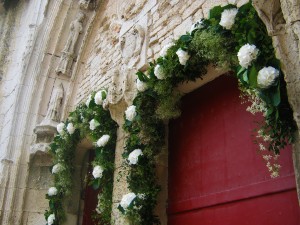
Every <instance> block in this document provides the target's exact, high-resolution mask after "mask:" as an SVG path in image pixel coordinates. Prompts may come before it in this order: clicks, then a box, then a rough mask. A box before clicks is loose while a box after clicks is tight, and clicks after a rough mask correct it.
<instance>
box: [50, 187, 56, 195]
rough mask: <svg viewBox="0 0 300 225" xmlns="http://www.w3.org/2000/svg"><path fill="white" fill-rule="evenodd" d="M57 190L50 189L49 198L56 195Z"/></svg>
mask: <svg viewBox="0 0 300 225" xmlns="http://www.w3.org/2000/svg"><path fill="white" fill-rule="evenodd" d="M57 192H58V191H57V188H56V187H51V188H49V189H48V195H49V196H54V195H57Z"/></svg>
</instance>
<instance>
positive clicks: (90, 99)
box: [85, 95, 92, 107]
mask: <svg viewBox="0 0 300 225" xmlns="http://www.w3.org/2000/svg"><path fill="white" fill-rule="evenodd" d="M91 101H92V95H89V97H88V99H87V100H86V102H85V104H86V106H87V107H89V105H90V102H91Z"/></svg>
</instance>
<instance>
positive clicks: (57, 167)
mask: <svg viewBox="0 0 300 225" xmlns="http://www.w3.org/2000/svg"><path fill="white" fill-rule="evenodd" d="M63 169H64V167H63V165H61V164H60V163H57V164H55V165H54V166H53V167H52V173H53V174H56V173H59V172H60V171H62V170H63Z"/></svg>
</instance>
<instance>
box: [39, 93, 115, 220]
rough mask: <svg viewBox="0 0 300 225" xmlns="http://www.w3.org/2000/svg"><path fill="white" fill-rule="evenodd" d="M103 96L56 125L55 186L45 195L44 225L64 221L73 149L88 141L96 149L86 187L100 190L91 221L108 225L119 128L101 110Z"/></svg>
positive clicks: (53, 146)
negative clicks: (46, 206)
mask: <svg viewBox="0 0 300 225" xmlns="http://www.w3.org/2000/svg"><path fill="white" fill-rule="evenodd" d="M106 94H107V93H106V91H105V90H100V91H98V92H97V93H92V94H91V95H90V96H89V99H88V100H87V102H86V103H85V104H81V105H79V106H78V107H77V108H76V109H75V110H74V111H73V112H71V113H70V115H69V117H68V119H67V121H66V122H65V123H63V122H62V123H60V124H58V125H57V131H58V134H57V135H56V137H55V138H54V140H53V142H52V143H51V145H50V153H51V155H52V156H53V162H54V165H53V167H52V168H51V172H52V174H53V175H54V185H53V187H50V188H49V190H48V193H47V194H46V198H47V199H48V200H49V209H48V210H47V211H46V212H45V219H46V220H47V225H60V224H62V223H63V222H64V221H65V220H66V215H65V211H64V204H63V202H64V200H65V199H66V197H68V196H70V195H71V193H72V187H73V182H72V174H73V172H74V159H75V153H76V147H77V145H78V143H79V142H80V141H81V140H82V139H84V138H89V139H90V140H91V141H93V142H94V145H95V159H94V160H93V162H92V166H93V172H92V175H91V177H92V179H91V181H90V183H89V185H92V186H93V188H94V189H100V188H101V191H100V193H99V194H98V196H97V197H98V205H97V208H96V209H95V215H94V218H95V219H96V220H98V221H100V222H101V224H110V220H111V210H112V190H113V174H114V160H115V146H116V132H117V127H118V126H117V124H116V123H115V122H114V121H113V120H112V119H111V116H110V112H109V111H108V110H105V109H104V108H103V107H102V104H103V100H105V98H106Z"/></svg>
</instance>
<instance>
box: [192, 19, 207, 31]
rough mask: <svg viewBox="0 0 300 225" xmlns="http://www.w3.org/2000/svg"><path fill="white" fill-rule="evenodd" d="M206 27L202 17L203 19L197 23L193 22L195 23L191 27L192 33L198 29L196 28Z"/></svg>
mask: <svg viewBox="0 0 300 225" xmlns="http://www.w3.org/2000/svg"><path fill="white" fill-rule="evenodd" d="M203 27H204V25H203V20H202V19H201V20H199V21H197V22H196V23H193V25H192V26H191V29H190V34H191V33H192V32H193V31H194V30H196V29H201V28H203Z"/></svg>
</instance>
